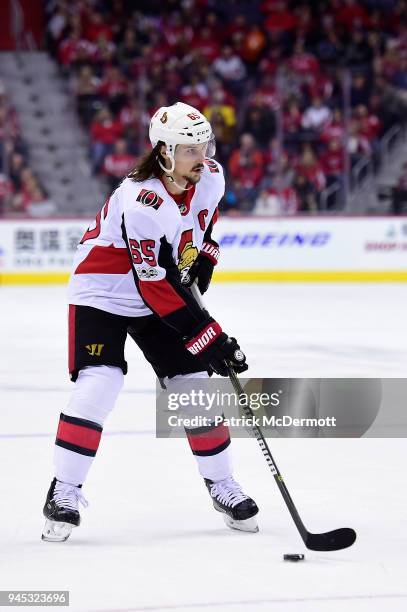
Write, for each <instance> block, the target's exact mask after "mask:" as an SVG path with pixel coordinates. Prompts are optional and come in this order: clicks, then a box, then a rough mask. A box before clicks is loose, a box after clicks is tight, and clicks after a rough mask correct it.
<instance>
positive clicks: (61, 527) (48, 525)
mask: <svg viewBox="0 0 407 612" xmlns="http://www.w3.org/2000/svg"><path fill="white" fill-rule="evenodd" d="M72 527H76V525H72V524H71V523H62V522H60V521H50V520H48V519H47V520H46V521H45V525H44V529H43V531H42V536H41V539H42V540H44V542H65V541H66V540H67V539H68V538H69V536H70V535H71V532H72Z"/></svg>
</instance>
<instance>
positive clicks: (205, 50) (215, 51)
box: [190, 27, 221, 64]
mask: <svg viewBox="0 0 407 612" xmlns="http://www.w3.org/2000/svg"><path fill="white" fill-rule="evenodd" d="M190 49H191V51H195V52H199V55H201V56H202V57H203V59H204V60H205V61H206V62H208V64H211V63H212V62H213V61H214V60H215V59H216V58H217V57H219V55H220V50H221V46H220V44H219V42H218V41H217V40H215V39H214V38H213V36H212V32H211V31H210V29H209V28H206V27H205V28H202V30H201V31H200V32H199V35H197V36H194V38H193V40H192V42H191V44H190Z"/></svg>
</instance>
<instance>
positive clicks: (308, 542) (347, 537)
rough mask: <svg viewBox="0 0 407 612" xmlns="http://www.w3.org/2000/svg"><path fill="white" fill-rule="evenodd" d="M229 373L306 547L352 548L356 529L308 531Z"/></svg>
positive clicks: (236, 381)
mask: <svg viewBox="0 0 407 612" xmlns="http://www.w3.org/2000/svg"><path fill="white" fill-rule="evenodd" d="M191 291H192V293H193V295H194V297H195V299H196V301H197V302H198V304H199V305H200V306H201V308H202V309H203V310H205V311H206V309H205V306H204V304H203V302H202V298H201V295H200V293H199V290H198V288H197V286H196V285H195V284H194V285H192V287H191ZM228 371H229V378H230V381H231V383H232V385H233V388H234V390H235V392H236V393H237V395H238V396H239V399H240V398H241V399H243V400H244V401H243V402H239V405H240V406H241V407H242V409H243V412H244V413H245V416H246V417H248V418H249V419H250V422H251V423H253V425H251V426H250V429H251V431H252V433H253V435H254V436H255V438H256V440H257V442H258V443H259V446H260V448H261V451H262V453H263V455H264V457H265V459H266V462H267V465H268V466H269V468H270V471H271V473H272V474H273V476H274V480H275V481H276V483H277V486H278V488H279V490H280V493H281V495H282V496H283V499H284V501H285V503H286V506H287V508H288V510H289V512H290V514H291V516H292V519H293V521H294V523H295V525H296V527H297V529H298V531H299V533H300V535H301V537H302V539H303V541H304V544H305V546H306V547H307V548H308V549H309V550H320V551H329V550H342V549H343V548H348V546H352V544H353V543H354V542H355V540H356V532H355V531H354V529H351V528H349V527H342V528H341V529H334V530H333V531H327V532H325V533H311V532H310V531H308V530H307V528H306V527H305V525H304V523H303V522H302V519H301V517H300V515H299V514H298V510H297V508H296V507H295V504H294V502H293V500H292V498H291V495H290V493H289V491H288V489H287V486H286V484H285V482H284V479H283V477H282V475H281V473H280V470H279V469H278V467H277V465H276V462H275V461H274V459H273V456H272V454H271V452H270V449H269V447H268V444H267V442H266V440H265V438H264V436H263V434H262V432H261V429H260V427H258V426H257V425H256V424H254V419H253V417H254V414H253V411H252V409H251V408H250V405H249V402H248V401H247V396H246V394H245V393H244V391H243V389H242V386H241V384H240V382H239V379H238V377H237V375H236V372H235V371H234V370H233V368H232V366H231V365H230V364H229V365H228Z"/></svg>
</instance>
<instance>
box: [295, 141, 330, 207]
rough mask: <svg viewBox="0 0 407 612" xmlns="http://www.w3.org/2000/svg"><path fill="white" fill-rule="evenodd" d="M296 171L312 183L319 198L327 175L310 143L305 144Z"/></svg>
mask: <svg viewBox="0 0 407 612" xmlns="http://www.w3.org/2000/svg"><path fill="white" fill-rule="evenodd" d="M296 171H297V173H298V174H302V175H303V176H305V178H306V179H307V180H309V181H310V183H312V185H313V186H314V188H315V190H316V195H317V199H318V197H319V194H320V193H321V191H322V190H323V189H324V187H325V185H326V177H325V174H324V171H323V168H322V166H321V164H320V163H319V161H318V160H317V158H316V155H315V153H314V151H313V149H312V148H311V147H310V146H309V145H306V146H304V149H303V152H302V154H301V156H300V158H299V159H298V161H297V163H296Z"/></svg>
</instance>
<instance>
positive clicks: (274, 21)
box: [264, 2, 297, 32]
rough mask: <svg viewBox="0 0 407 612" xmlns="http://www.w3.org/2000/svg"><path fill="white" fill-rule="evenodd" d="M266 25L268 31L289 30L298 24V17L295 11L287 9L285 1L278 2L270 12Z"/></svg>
mask: <svg viewBox="0 0 407 612" xmlns="http://www.w3.org/2000/svg"><path fill="white" fill-rule="evenodd" d="M264 25H265V28H266V30H267V31H268V32H276V31H277V32H289V31H290V30H294V28H295V26H296V25H297V18H296V16H295V15H294V13H292V12H291V11H289V10H287V9H286V7H285V3H284V2H278V3H276V4H275V6H274V10H272V12H271V13H269V15H268V17H267V19H266V21H265V24H264Z"/></svg>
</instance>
